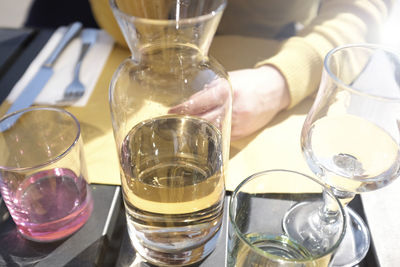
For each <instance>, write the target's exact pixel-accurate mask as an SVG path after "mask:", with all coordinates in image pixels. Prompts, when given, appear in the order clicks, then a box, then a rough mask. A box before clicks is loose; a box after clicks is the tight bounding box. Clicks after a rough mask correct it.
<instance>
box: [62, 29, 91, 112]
mask: <svg viewBox="0 0 400 267" xmlns="http://www.w3.org/2000/svg"><path fill="white" fill-rule="evenodd" d="M81 39H82V46H81V51H80V54H79V57H78V61H77V63H76V65H75V69H74V79H73V80H72V82H71V83H70V84H69V85H68V86H67V87H66V89H65V91H64V96H63V99H62V100H60V101H58V102H59V103H60V104H62V105H71V104H73V103H74V102H76V101H77V100H79V98H81V97H82V96H83V95H84V93H85V90H86V88H85V86H84V85H83V84H82V82H81V80H80V77H79V76H80V73H81V67H82V62H83V59H84V57H85V55H86V54H87V52H88V51H89V49H90V47H91V46H92V45H93V44H94V43H95V42H96V39H97V31H96V30H91V29H88V30H83V31H82V34H81Z"/></svg>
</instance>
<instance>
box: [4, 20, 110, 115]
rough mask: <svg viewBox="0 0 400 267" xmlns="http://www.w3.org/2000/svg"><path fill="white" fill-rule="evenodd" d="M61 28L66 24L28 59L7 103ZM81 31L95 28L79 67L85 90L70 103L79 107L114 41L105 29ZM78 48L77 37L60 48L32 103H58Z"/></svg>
mask: <svg viewBox="0 0 400 267" xmlns="http://www.w3.org/2000/svg"><path fill="white" fill-rule="evenodd" d="M65 31H66V27H60V28H58V29H57V30H56V31H55V32H54V34H53V35H52V36H51V37H50V39H49V41H48V42H47V43H46V45H45V46H44V47H43V49H42V50H41V51H40V53H39V54H38V55H37V56H36V58H35V59H34V60H33V61H32V63H31V64H30V65H29V67H28V69H27V70H26V71H25V73H24V75H23V76H22V77H21V79H20V80H19V81H18V82H17V83H16V84H15V86H14V88H13V89H12V91H11V93H10V94H9V95H8V97H7V100H8V101H9V102H13V101H14V100H15V99H16V98H17V97H18V96H19V94H20V93H21V92H22V91H23V89H24V88H25V86H27V85H28V83H29V82H30V80H31V79H32V77H34V75H35V74H36V73H37V71H38V70H39V68H40V66H41V65H42V64H43V62H44V61H45V60H46V59H47V57H48V56H49V55H50V53H51V52H52V51H53V49H54V48H55V47H56V45H57V44H58V42H59V41H60V40H61V38H62V36H63V35H64V33H65ZM83 31H96V32H97V39H96V43H95V44H93V45H92V46H91V47H90V49H89V51H88V52H87V53H86V56H85V57H84V59H83V62H82V66H81V72H80V80H81V82H82V83H83V84H84V85H85V87H86V91H85V94H84V95H83V96H82V97H81V98H80V99H79V100H78V101H77V102H75V103H74V104H73V106H80V107H82V106H85V105H86V103H87V101H88V100H89V98H90V95H91V93H92V91H93V89H94V87H95V85H96V82H97V79H98V78H99V76H100V74H101V72H102V69H103V66H104V64H105V63H106V61H107V58H108V56H109V54H110V52H111V50H112V47H113V44H114V41H113V39H112V37H111V36H109V35H108V34H107V33H106V32H105V31H102V30H97V29H84V30H83ZM80 49H81V39H80V38H75V39H74V40H72V41H71V43H70V44H69V45H68V46H67V47H66V48H65V49H64V51H63V52H62V54H61V55H60V56H59V58H58V59H57V61H56V63H55V65H54V67H53V70H54V73H53V75H52V76H51V78H50V80H49V81H48V82H47V83H46V85H45V86H44V88H43V89H42V91H41V93H40V94H39V95H38V97H37V98H36V100H35V104H41V105H58V102H59V101H60V100H61V99H62V98H63V94H64V90H65V88H66V87H67V86H68V85H69V83H70V82H71V81H72V80H73V75H74V68H75V64H76V62H77V61H78V57H79V53H80Z"/></svg>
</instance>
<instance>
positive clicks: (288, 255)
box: [227, 170, 346, 267]
mask: <svg viewBox="0 0 400 267" xmlns="http://www.w3.org/2000/svg"><path fill="white" fill-rule="evenodd" d="M299 206H303V207H307V212H305V213H298V212H296V211H297V210H298V209H297V208H298V207H299ZM327 206H329V208H330V209H331V210H336V214H334V215H335V216H334V219H335V221H336V222H337V223H336V224H335V226H333V227H330V228H327V227H320V225H321V224H325V225H327V224H328V225H329V223H330V222H329V219H330V218H331V217H329V216H321V215H320V214H321V213H324V210H326V208H327ZM293 211H294V213H295V214H294V213H293ZM345 224H346V223H345V213H344V210H343V208H342V206H341V204H340V202H339V201H338V200H337V199H336V198H335V197H334V195H333V193H332V192H331V191H330V190H329V188H327V187H325V186H324V185H323V184H322V183H321V182H319V181H318V180H316V179H314V178H312V177H309V176H306V175H304V174H301V173H298V172H295V171H289V170H268V171H263V172H259V173H256V174H254V175H251V176H250V177H248V178H247V179H245V180H244V181H243V182H242V183H241V184H239V186H238V187H237V188H236V189H235V191H234V192H233V194H232V196H231V199H230V203H229V225H228V246H227V250H228V252H227V266H228V267H233V266H236V267H252V266H291V267H294V266H299V267H300V266H301V267H305V266H313V267H316V266H318V267H321V266H329V264H330V262H331V261H332V259H333V257H334V254H335V252H336V250H337V248H338V246H339V244H340V242H341V241H342V239H343V236H344V231H345ZM288 226H290V227H291V228H296V229H297V231H295V232H294V231H286V229H287V227H288Z"/></svg>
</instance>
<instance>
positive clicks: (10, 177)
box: [0, 107, 93, 242]
mask: <svg viewBox="0 0 400 267" xmlns="http://www.w3.org/2000/svg"><path fill="white" fill-rule="evenodd" d="M0 150H1V151H2V152H1V153H0V190H1V193H2V195H3V200H4V202H5V203H6V205H7V208H8V210H9V212H10V214H11V217H12V218H13V220H14V222H15V224H16V226H17V228H18V231H19V232H20V233H21V234H22V235H23V236H24V237H25V238H27V239H30V240H34V241H40V242H49V241H54V240H59V239H62V238H65V237H67V236H69V235H71V234H72V233H74V232H76V231H77V230H78V229H79V228H80V227H81V226H83V225H84V224H85V223H86V221H87V220H88V218H89V217H90V214H91V212H92V209H93V200H92V196H91V192H90V188H89V186H88V184H87V182H86V178H87V174H86V165H85V161H84V155H83V147H82V138H81V134H80V126H79V123H78V121H77V119H76V118H75V117H74V116H73V115H72V114H70V113H69V112H67V111H65V110H62V109H56V108H47V107H36V108H27V109H23V110H20V111H17V112H14V113H11V114H8V115H6V116H4V117H3V118H1V119H0Z"/></svg>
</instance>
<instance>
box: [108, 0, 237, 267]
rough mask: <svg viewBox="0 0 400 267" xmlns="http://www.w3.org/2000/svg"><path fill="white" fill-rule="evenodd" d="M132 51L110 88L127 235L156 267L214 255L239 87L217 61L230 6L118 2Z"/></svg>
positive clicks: (220, 1)
mask: <svg viewBox="0 0 400 267" xmlns="http://www.w3.org/2000/svg"><path fill="white" fill-rule="evenodd" d="M110 4H111V8H112V10H113V13H114V15H115V17H116V19H117V22H118V24H119V26H120V28H121V30H122V33H123V35H124V37H125V39H126V42H127V44H128V46H129V49H130V51H131V57H129V58H127V59H126V60H125V61H123V62H122V64H121V65H120V66H119V68H118V69H117V70H116V72H115V74H114V77H113V79H112V82H111V85H110V106H111V115H112V122H113V130H114V137H115V141H116V145H117V150H118V153H119V158H120V166H121V184H122V189H123V197H124V203H125V208H126V216H127V225H128V232H129V236H130V239H131V242H132V244H133V246H134V247H135V249H136V250H137V252H139V254H140V255H141V256H142V257H143V258H145V259H146V260H147V261H149V262H151V263H153V264H157V265H188V264H191V263H194V262H197V261H200V260H202V259H204V258H205V257H206V256H207V255H209V254H210V253H211V252H212V251H213V250H214V248H215V246H216V243H217V239H218V235H219V232H220V228H221V223H222V214H223V203H224V194H225V186H224V175H225V173H226V168H227V163H228V156H229V141H230V128H231V112H232V111H231V109H232V88H231V86H230V83H229V81H228V76H227V73H226V71H225V70H224V69H223V67H222V66H221V65H220V64H218V63H217V62H216V61H215V60H214V59H213V58H211V57H209V56H208V54H207V53H208V48H209V46H210V44H211V41H212V39H213V36H214V34H215V31H216V28H217V26H218V23H219V20H220V18H221V16H222V13H223V10H224V8H225V5H226V0H146V1H142V0H110Z"/></svg>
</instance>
